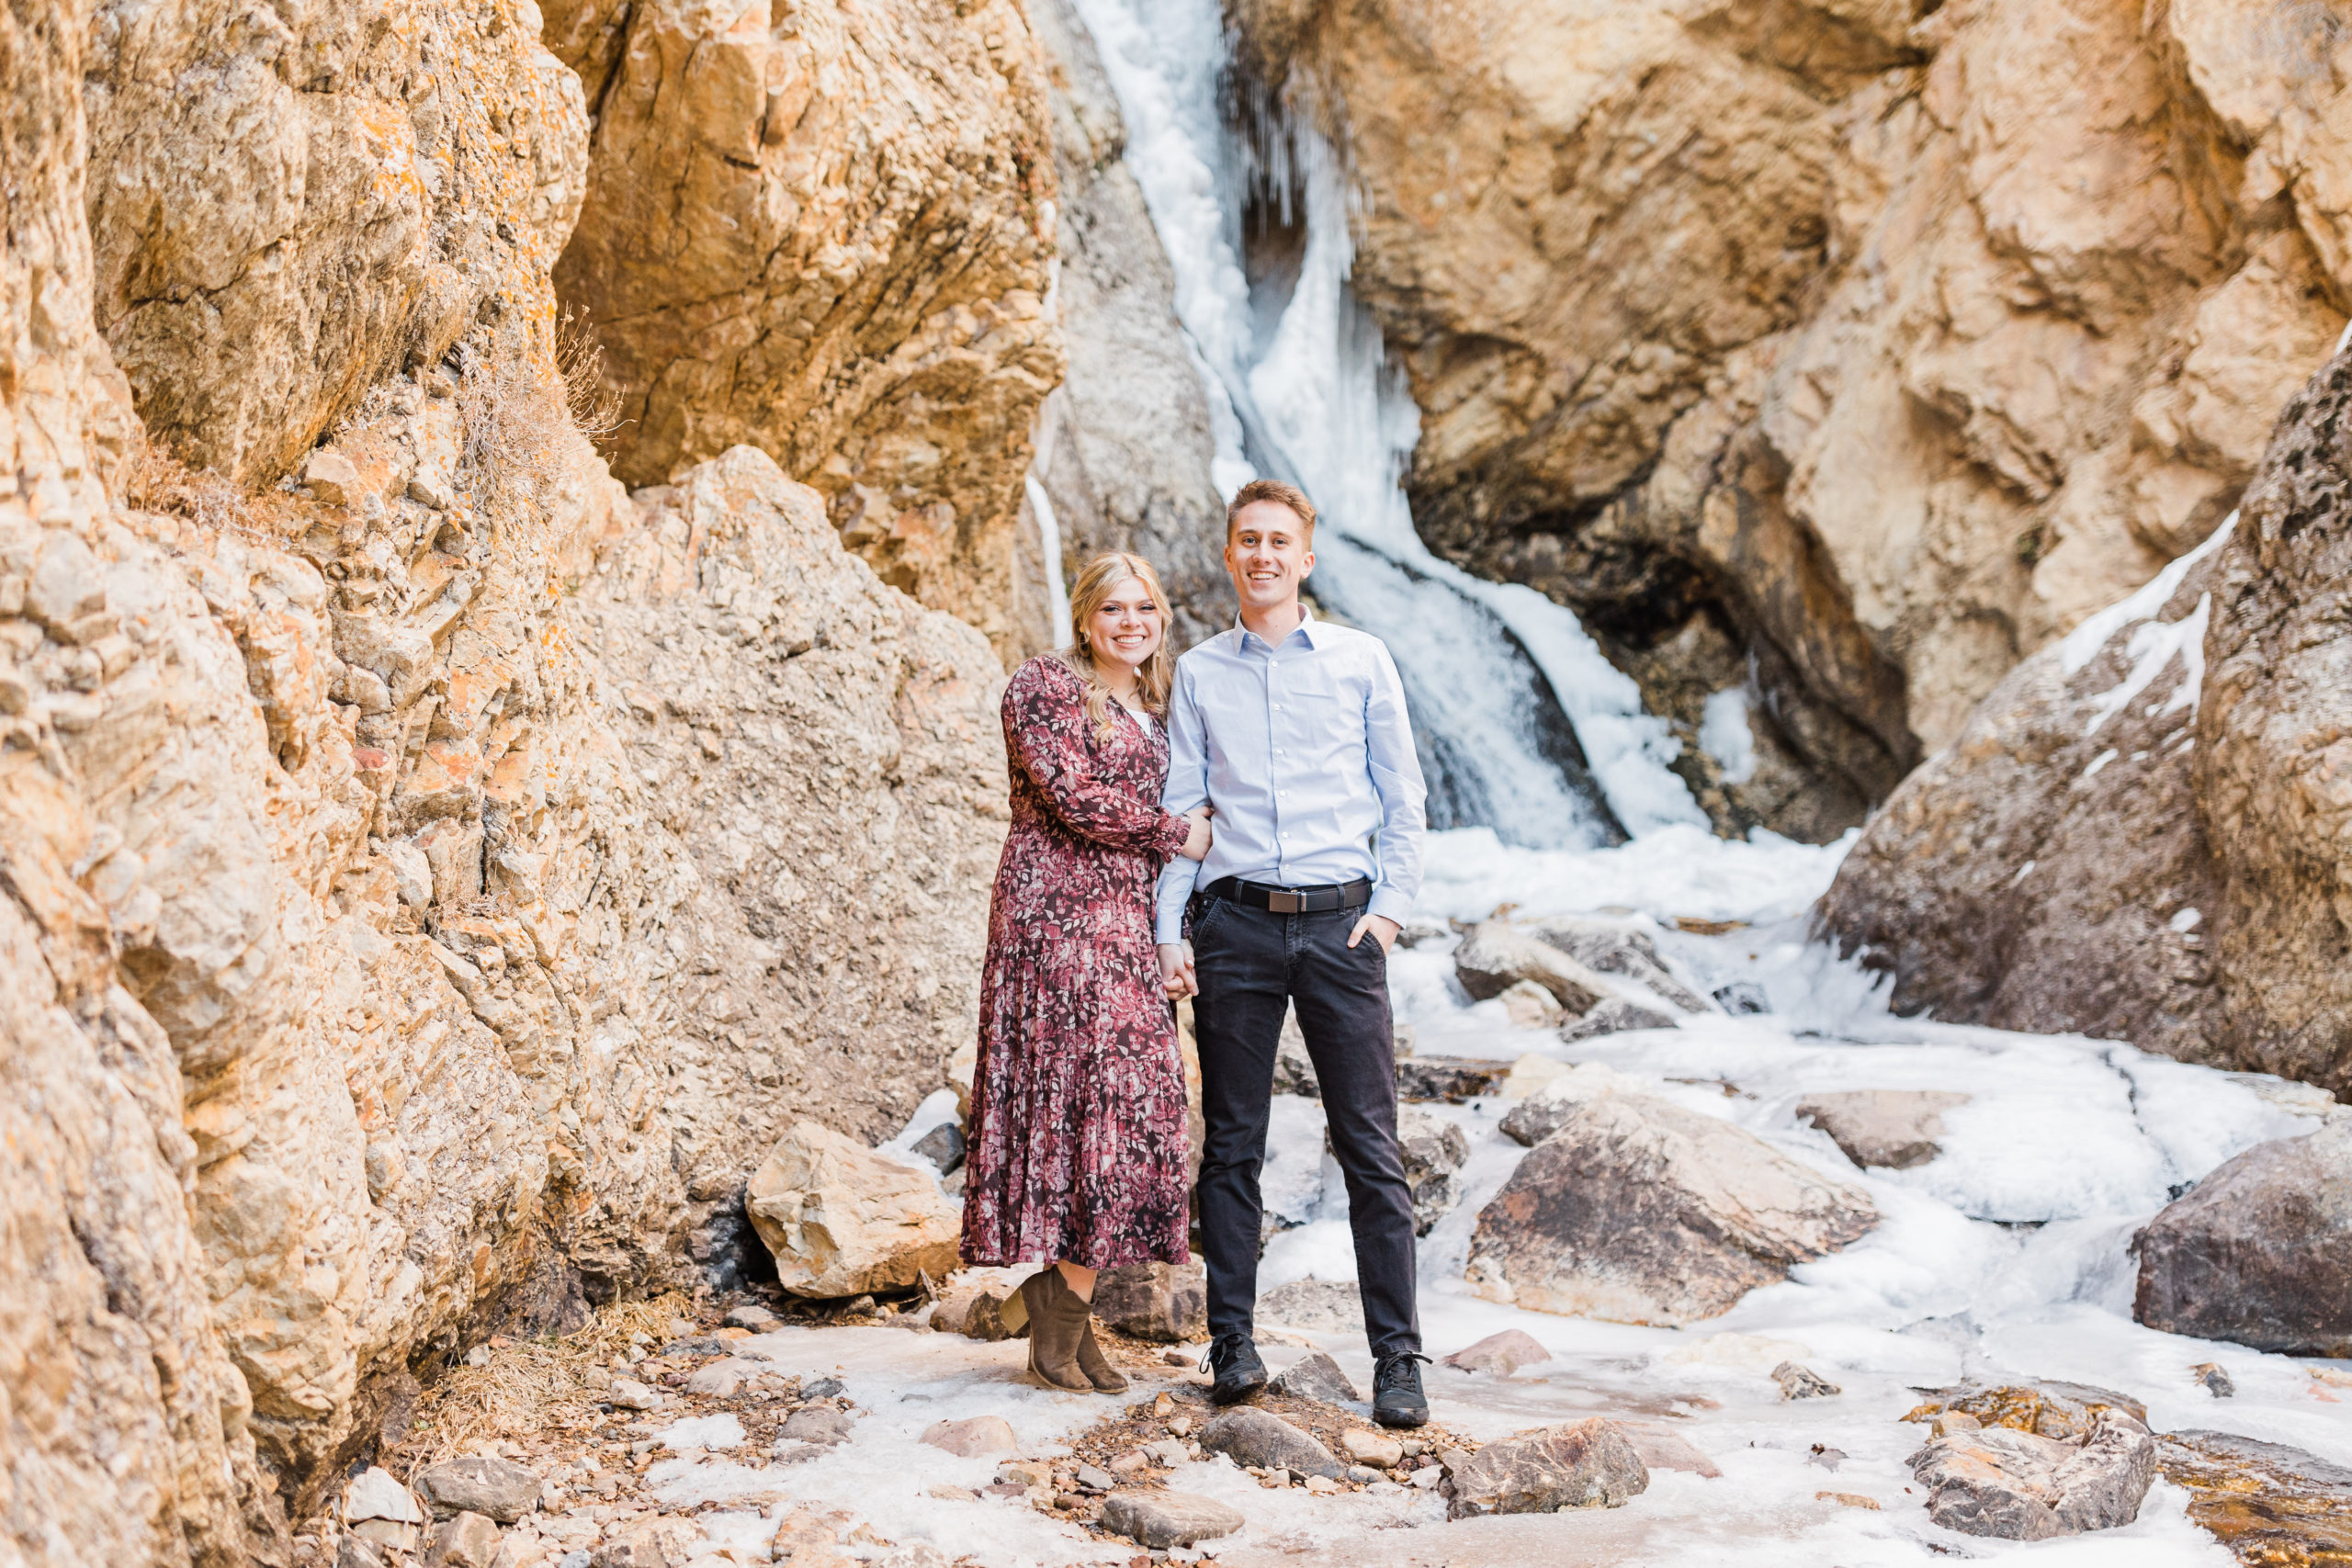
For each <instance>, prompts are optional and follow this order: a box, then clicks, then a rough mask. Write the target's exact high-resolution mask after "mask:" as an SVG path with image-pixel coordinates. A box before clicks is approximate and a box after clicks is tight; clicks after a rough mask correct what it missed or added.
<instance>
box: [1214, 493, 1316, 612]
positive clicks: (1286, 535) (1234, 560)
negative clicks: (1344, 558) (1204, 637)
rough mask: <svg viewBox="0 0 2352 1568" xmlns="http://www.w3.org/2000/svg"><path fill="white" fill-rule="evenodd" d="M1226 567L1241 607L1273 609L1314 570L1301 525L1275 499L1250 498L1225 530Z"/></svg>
mask: <svg viewBox="0 0 2352 1568" xmlns="http://www.w3.org/2000/svg"><path fill="white" fill-rule="evenodd" d="M1225 569H1226V570H1227V571H1228V572H1231V573H1232V574H1233V592H1235V594H1237V595H1238V597H1239V598H1240V600H1241V603H1242V605H1243V607H1244V608H1246V609H1254V610H1272V609H1277V608H1279V607H1281V606H1282V605H1283V604H1288V603H1290V602H1291V601H1292V600H1295V599H1296V598H1297V597H1298V590H1299V585H1300V584H1301V583H1304V582H1305V581H1306V574H1307V573H1308V572H1310V571H1313V570H1315V552H1314V551H1312V550H1310V549H1308V548H1307V547H1306V525H1305V524H1303V523H1301V522H1300V521H1299V520H1298V513H1295V512H1293V511H1292V510H1291V509H1290V508H1289V507H1287V506H1284V505H1283V503H1282V502H1279V501H1253V502H1250V504H1249V505H1247V506H1245V507H1243V508H1242V509H1241V510H1240V512H1239V513H1238V514H1236V516H1235V517H1234V519H1233V525H1232V526H1231V527H1229V528H1227V530H1226V536H1225Z"/></svg>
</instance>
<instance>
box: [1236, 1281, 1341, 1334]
mask: <svg viewBox="0 0 2352 1568" xmlns="http://www.w3.org/2000/svg"><path fill="white" fill-rule="evenodd" d="M1258 1316H1259V1317H1260V1318H1261V1319H1263V1320H1265V1321H1266V1322H1269V1323H1279V1324H1283V1325H1287V1326H1289V1327H1292V1328H1304V1329H1306V1330H1308V1331H1310V1332H1313V1333H1330V1332H1334V1331H1336V1332H1340V1333H1347V1332H1350V1331H1352V1332H1354V1333H1357V1334H1361V1333H1363V1292H1361V1291H1360V1290H1358V1288H1357V1286H1356V1282H1355V1281H1354V1280H1291V1281H1290V1282H1289V1283H1288V1284H1283V1285H1276V1286H1275V1287H1274V1288H1273V1289H1272V1290H1271V1291H1268V1292H1266V1293H1265V1294H1264V1295H1262V1296H1260V1297H1259V1298H1258Z"/></svg>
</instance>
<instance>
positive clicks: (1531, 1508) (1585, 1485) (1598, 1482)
mask: <svg viewBox="0 0 2352 1568" xmlns="http://www.w3.org/2000/svg"><path fill="white" fill-rule="evenodd" d="M1442 1457H1443V1456H1442ZM1445 1468H1446V1475H1445V1482H1444V1491H1445V1496H1446V1517H1448V1518H1453V1519H1463V1518H1470V1517H1475V1516H1476V1515H1480V1514H1549V1513H1554V1512H1556V1511H1557V1510H1559V1509H1562V1508H1619V1507H1623V1506H1624V1505H1625V1504H1626V1503H1628V1502H1629V1501H1631V1500H1632V1499H1633V1498H1634V1497H1636V1496H1638V1495H1640V1494H1641V1493H1643V1492H1645V1491H1646V1490H1648V1488H1649V1483H1650V1473H1649V1471H1648V1469H1647V1468H1646V1467H1645V1466H1644V1465H1643V1463H1642V1457H1641V1455H1640V1454H1639V1453H1637V1452H1636V1451H1635V1450H1634V1444H1633V1442H1632V1440H1631V1439H1630V1438H1627V1437H1626V1435H1625V1433H1624V1432H1623V1430H1622V1429H1621V1428H1620V1427H1618V1426H1617V1424H1616V1423H1615V1422H1613V1421H1609V1420H1604V1419H1603V1418H1601V1417H1600V1416H1592V1417H1590V1418H1589V1419H1586V1420H1583V1421H1577V1422H1573V1423H1571V1424H1569V1425H1566V1426H1562V1427H1544V1429H1542V1430H1540V1431H1535V1432H1527V1433H1522V1434H1521V1435H1520V1436H1518V1437H1515V1438H1504V1439H1502V1440H1501V1441H1500V1442H1493V1443H1488V1444H1487V1446H1486V1447H1485V1448H1482V1449H1480V1450H1478V1451H1477V1452H1476V1454H1473V1455H1468V1456H1466V1457H1464V1458H1462V1459H1460V1460H1459V1461H1458V1462H1457V1461H1454V1460H1451V1459H1450V1460H1448V1461H1447V1463H1446V1467H1445Z"/></svg>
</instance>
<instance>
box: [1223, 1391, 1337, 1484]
mask: <svg viewBox="0 0 2352 1568" xmlns="http://www.w3.org/2000/svg"><path fill="white" fill-rule="evenodd" d="M1201 1447H1202V1448H1204V1449H1205V1450H1208V1451H1210V1452H1212V1453H1221V1454H1224V1455H1226V1456H1227V1457H1228V1458H1230V1459H1231V1460H1232V1461H1233V1462H1234V1463H1236V1464H1238V1465H1240V1466H1242V1467H1243V1468H1245V1469H1246V1468H1248V1467H1249V1466H1250V1465H1262V1466H1264V1467H1266V1468H1267V1469H1270V1470H1271V1469H1274V1468H1276V1467H1280V1468H1283V1469H1285V1470H1295V1471H1299V1472H1302V1473H1305V1474H1307V1475H1326V1476H1330V1477H1333V1478H1335V1479H1336V1478H1337V1477H1339V1476H1341V1475H1344V1474H1346V1473H1347V1470H1346V1467H1345V1466H1343V1465H1341V1464H1340V1461H1338V1460H1336V1459H1334V1458H1332V1457H1331V1451H1330V1450H1329V1449H1327V1448H1325V1447H1324V1446H1323V1445H1322V1444H1321V1443H1318V1442H1317V1441H1316V1440H1315V1439H1314V1438H1312V1437H1309V1436H1308V1435H1307V1434H1306V1433H1305V1432H1302V1431H1300V1430H1299V1429H1298V1428H1297V1427H1294V1426H1292V1425H1291V1424H1290V1423H1289V1422H1287V1421H1285V1420H1283V1418H1282V1417H1281V1416H1276V1415H1274V1414H1272V1412H1270V1411H1265V1410H1258V1409H1254V1408H1252V1407H1250V1406H1249V1405H1246V1404H1245V1405H1238V1406H1236V1407H1234V1408H1232V1409H1230V1410H1227V1411H1225V1412H1224V1413H1223V1414H1221V1415H1219V1416H1217V1417H1216V1419H1214V1420H1212V1421H1211V1422H1210V1423H1209V1424H1208V1425H1207V1426H1205V1427H1202V1428H1201Z"/></svg>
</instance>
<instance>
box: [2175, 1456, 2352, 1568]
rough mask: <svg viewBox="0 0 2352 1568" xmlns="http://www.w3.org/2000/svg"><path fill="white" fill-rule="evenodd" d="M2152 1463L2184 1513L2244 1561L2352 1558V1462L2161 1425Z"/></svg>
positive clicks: (2289, 1565)
mask: <svg viewBox="0 0 2352 1568" xmlns="http://www.w3.org/2000/svg"><path fill="white" fill-rule="evenodd" d="M2156 1468H2157V1470H2158V1471H2159V1472H2161V1473H2162V1474H2163V1476H2164V1478H2165V1480H2166V1481H2169V1482H2171V1483H2173V1484H2174V1485H2176V1486H2178V1487H2180V1488H2181V1489H2182V1490H2184V1491H2186V1492H2187V1493H2188V1499H2189V1500H2188V1517H2189V1519H2190V1521H2191V1522H2192V1523H2195V1524H2197V1525H2200V1526H2202V1527H2203V1528H2204V1529H2206V1530H2208V1531H2209V1532H2211V1535H2212V1536H2213V1538H2214V1539H2215V1540H2219V1541H2220V1542H2221V1543H2222V1545H2223V1546H2226V1547H2228V1548H2229V1549H2230V1550H2231V1551H2233V1552H2235V1553H2236V1554H2237V1557H2238V1561H2240V1562H2247V1563H2263V1564H2277V1565H2278V1568H2303V1565H2305V1564H2311V1565H2313V1568H2316V1565H2318V1564H2322V1563H2336V1562H2352V1469H2346V1467H2345V1466H2343V1465H2340V1464H2333V1463H2330V1462H2329V1461H2326V1460H2324V1459H2321V1458H2320V1457H2319V1456H2317V1455H2316V1454H2311V1453H2306V1452H2304V1451H2303V1450H2301V1449H2293V1448H2289V1447H2287V1446H2286V1445H2285V1444H2283V1443H2266V1442H2261V1441H2258V1440H2256V1439H2255V1438H2242V1437H2239V1436H2238V1435H2237V1434H2235V1433H2233V1432H2167V1433H2165V1434H2164V1435H2163V1436H2162V1437H2159V1438H2157V1439H2156Z"/></svg>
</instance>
